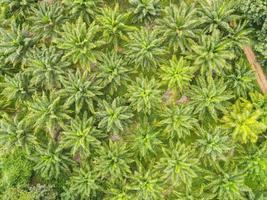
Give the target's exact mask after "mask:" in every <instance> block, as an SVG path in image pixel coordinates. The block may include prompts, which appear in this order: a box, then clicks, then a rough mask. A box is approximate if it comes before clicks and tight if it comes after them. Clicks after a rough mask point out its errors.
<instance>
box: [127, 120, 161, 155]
mask: <svg viewBox="0 0 267 200" xmlns="http://www.w3.org/2000/svg"><path fill="white" fill-rule="evenodd" d="M159 134H160V132H159V131H157V130H156V129H155V128H153V127H152V126H151V124H150V123H149V122H148V121H147V120H144V121H143V122H142V123H141V124H139V125H138V126H137V127H136V128H135V129H134V130H133V134H132V135H129V138H128V145H129V147H130V148H131V150H132V151H133V152H135V154H136V155H138V157H140V158H142V159H147V158H149V159H151V158H152V157H153V156H156V155H157V154H158V153H159V150H160V149H161V148H160V147H161V146H162V145H163V143H162V141H161V140H160V137H159Z"/></svg>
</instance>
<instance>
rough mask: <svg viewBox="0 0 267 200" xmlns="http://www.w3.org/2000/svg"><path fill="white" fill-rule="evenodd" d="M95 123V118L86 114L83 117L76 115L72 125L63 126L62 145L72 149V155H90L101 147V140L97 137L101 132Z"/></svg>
mask: <svg viewBox="0 0 267 200" xmlns="http://www.w3.org/2000/svg"><path fill="white" fill-rule="evenodd" d="M93 123H94V121H93V118H92V117H91V118H87V115H86V114H84V115H83V117H82V118H79V117H76V118H75V119H74V120H72V121H71V124H70V125H68V126H64V127H63V130H64V131H63V133H62V136H61V137H62V138H61V140H60V146H61V147H63V148H67V149H70V150H71V154H72V156H75V155H76V154H78V155H79V156H82V157H85V158H86V157H88V156H90V155H91V153H92V151H95V150H96V149H97V148H99V147H100V141H99V140H98V139H97V138H96V137H97V136H99V134H100V132H99V131H98V130H97V129H96V128H95V127H94V124H93Z"/></svg>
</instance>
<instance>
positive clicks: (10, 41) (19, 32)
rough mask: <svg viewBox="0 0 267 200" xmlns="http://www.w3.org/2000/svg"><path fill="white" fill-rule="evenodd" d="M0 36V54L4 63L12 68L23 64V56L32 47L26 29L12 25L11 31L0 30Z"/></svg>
mask: <svg viewBox="0 0 267 200" xmlns="http://www.w3.org/2000/svg"><path fill="white" fill-rule="evenodd" d="M0 34H1V39H0V54H2V55H3V56H4V62H5V63H6V64H8V63H10V64H12V65H13V66H16V65H18V64H24V63H25V58H26V57H25V55H26V53H27V52H28V51H29V49H30V47H32V45H33V40H32V36H31V35H30V33H29V30H28V27H27V26H23V27H21V26H19V25H16V24H15V23H13V24H12V25H11V30H9V29H0Z"/></svg>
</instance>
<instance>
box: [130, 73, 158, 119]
mask: <svg viewBox="0 0 267 200" xmlns="http://www.w3.org/2000/svg"><path fill="white" fill-rule="evenodd" d="M128 94H129V101H130V103H131V106H132V108H133V110H136V111H137V112H143V113H144V114H150V113H151V112H152V111H153V110H155V109H156V108H157V107H158V105H159V104H160V102H161V95H162V94H161V91H160V90H159V85H158V84H157V83H156V80H155V79H154V78H151V79H150V80H148V78H137V79H136V81H135V82H133V83H132V84H131V85H130V86H129V88H128Z"/></svg>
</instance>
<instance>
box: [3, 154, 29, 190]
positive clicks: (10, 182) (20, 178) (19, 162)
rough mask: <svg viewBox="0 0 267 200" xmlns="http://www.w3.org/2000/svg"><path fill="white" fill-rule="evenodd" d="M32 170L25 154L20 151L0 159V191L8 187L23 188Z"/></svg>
mask: <svg viewBox="0 0 267 200" xmlns="http://www.w3.org/2000/svg"><path fill="white" fill-rule="evenodd" d="M32 170H33V163H32V162H31V161H30V160H28V159H27V155H26V153H25V152H24V151H23V150H22V149H16V150H15V151H13V152H11V153H10V154H7V155H4V156H2V157H1V170H0V172H1V179H0V183H1V184H0V187H1V189H2V188H4V189H7V188H8V187H12V186H18V187H23V186H25V185H26V184H27V183H28V181H29V179H30V177H31V175H32Z"/></svg>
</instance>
